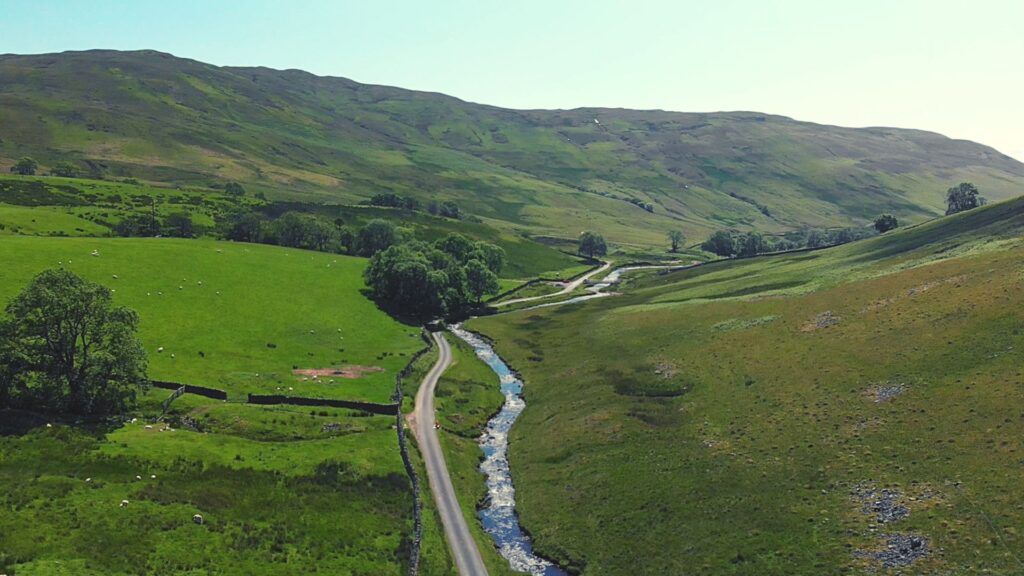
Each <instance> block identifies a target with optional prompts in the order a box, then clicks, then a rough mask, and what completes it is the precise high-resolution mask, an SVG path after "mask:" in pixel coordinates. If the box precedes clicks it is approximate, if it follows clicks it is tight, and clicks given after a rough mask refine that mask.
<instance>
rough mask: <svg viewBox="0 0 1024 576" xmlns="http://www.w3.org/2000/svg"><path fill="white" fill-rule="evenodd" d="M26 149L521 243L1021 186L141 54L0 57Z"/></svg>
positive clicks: (713, 120)
mask: <svg viewBox="0 0 1024 576" xmlns="http://www.w3.org/2000/svg"><path fill="white" fill-rule="evenodd" d="M23 154H28V155H31V156H34V157H36V158H37V159H39V160H40V161H41V162H42V163H43V165H44V167H46V166H48V165H49V166H52V165H53V164H55V163H56V162H58V161H62V160H71V161H73V162H77V163H79V164H81V165H82V166H87V167H88V168H89V169H90V170H94V171H98V172H100V173H101V174H103V175H106V176H107V177H138V178H142V179H147V180H152V181H159V182H167V183H171V184H178V185H196V184H200V185H210V184H216V183H218V182H222V181H226V180H238V181H240V182H243V183H244V184H245V185H246V186H247V187H249V188H251V189H252V190H255V191H261V192H264V193H266V194H267V195H268V196H270V197H281V198H290V199H303V200H312V201H320V202H328V203H339V202H340V203H351V202H358V201H360V200H362V199H365V198H367V197H369V196H371V195H373V194H374V193H378V192H395V193H401V194H409V195H413V196H417V197H419V198H421V199H424V200H426V199H439V200H455V201H457V202H459V203H460V204H462V205H463V206H464V208H465V209H466V210H467V211H468V212H470V213H472V214H475V215H477V216H479V217H481V218H483V219H485V220H491V221H494V222H496V223H499V224H501V225H504V226H510V227H513V228H517V229H521V230H522V231H523V232H524V233H529V234H546V235H556V236H561V237H573V236H575V235H576V234H578V232H579V230H581V229H584V228H591V227H592V228H597V229H601V230H602V231H604V232H605V234H606V235H607V236H609V238H610V239H612V240H615V241H618V242H622V243H638V244H655V243H659V242H661V241H662V239H663V237H664V234H665V232H666V231H668V230H669V229H682V230H683V231H684V232H685V233H686V234H687V236H689V237H691V238H699V237H702V236H705V235H707V234H708V233H710V232H711V231H713V230H715V229H721V228H736V229H741V230H743V229H758V230H761V231H765V232H779V231H783V230H789V229H794V228H799V227H802V226H846V225H865V224H867V223H868V222H869V221H870V219H871V218H872V217H873V216H874V215H876V214H878V213H880V212H883V211H891V212H894V213H896V214H897V215H899V216H900V217H903V218H906V219H909V220H922V219H926V218H929V217H932V216H935V215H938V214H940V213H941V211H942V208H943V206H942V203H943V193H944V191H945V188H946V187H948V186H951V185H953V184H956V183H957V182H959V181H960V180H971V181H974V182H975V183H977V184H978V185H979V186H980V187H981V188H982V189H983V193H985V194H987V195H990V196H991V197H992V198H993V199H1000V198H1006V197H1009V196H1013V195H1016V194H1019V193H1020V192H1021V191H1022V190H1024V164H1021V163H1020V162H1017V161H1016V160H1014V159H1013V158H1011V157H1009V156H1007V155H1005V154H1002V153H1001V152H999V151H997V150H995V149H993V148H991V147H988V146H984V145H981V144H977V143H973V142H970V141H964V140H954V139H950V138H947V137H945V136H942V135H941V134H938V133H935V132H928V131H923V130H913V129H903V128H889V127H870V128H845V127H839V126H831V125H827V124H817V123H813V122H805V121H799V120H794V119H792V118H789V117H786V116H781V115H774V114H768V113H760V112H751V111H733V112H696V113H688V112H674V111H663V110H633V109H627V108H605V107H579V108H573V109H559V110H544V109H533V110H530V109H524V110H517V109H507V108H501V107H497V106H491V105H487V104H477V103H472V102H468V101H465V100H461V99H459V98H457V97H454V96H449V95H446V94H441V93H437V92H428V91H418V90H406V89H403V88H398V87H393V86H384V85H376V84H362V83H359V82H356V81H354V80H351V79H348V78H344V77H339V76H319V75H316V74H313V73H311V72H307V71H303V70H298V69H288V70H276V69H272V68H268V67H238V66H227V67H219V66H215V65H212V64H206V63H203V62H200V61H198V60H193V59H186V58H178V57H176V56H173V55H171V54H167V53H163V52H158V51H153V50H141V51H130V52H121V51H112V50H89V51H76V52H63V53H58V54H44V55H10V54H5V55H2V56H0V167H2V166H6V165H10V164H12V163H13V161H14V160H15V159H16V158H17V157H19V156H21V155H23Z"/></svg>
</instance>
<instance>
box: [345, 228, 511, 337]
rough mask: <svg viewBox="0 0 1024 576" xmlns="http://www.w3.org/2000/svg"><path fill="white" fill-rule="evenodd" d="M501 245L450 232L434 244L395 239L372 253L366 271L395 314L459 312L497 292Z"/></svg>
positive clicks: (414, 315)
mask: <svg viewBox="0 0 1024 576" xmlns="http://www.w3.org/2000/svg"><path fill="white" fill-rule="evenodd" d="M504 263H505V251H504V250H502V249H501V248H500V247H498V246H495V245H493V244H489V243H487V242H473V241H471V240H470V239H468V238H466V237H465V236H462V235H461V234H450V235H448V236H446V237H444V238H442V239H440V240H437V241H436V242H434V243H432V244H428V243H426V242H422V241H419V240H412V241H407V242H402V243H400V244H395V245H392V246H390V247H388V248H387V249H386V250H383V251H381V252H378V253H377V254H375V255H374V256H373V258H371V259H370V263H369V265H368V266H367V268H366V271H365V272H364V276H365V279H366V284H367V286H369V287H370V290H372V292H373V295H374V297H375V298H376V299H377V300H378V301H380V302H381V303H382V304H385V305H386V306H388V307H389V308H391V309H392V310H393V311H394V312H396V313H397V314H400V315H403V316H408V317H412V318H417V319H431V318H439V317H442V316H445V315H449V314H453V313H457V312H459V311H461V310H464V309H465V308H466V307H468V306H470V305H473V304H480V303H481V302H482V300H483V298H484V296H487V295H490V294H496V293H497V292H498V274H499V273H500V272H501V268H502V266H503V265H504Z"/></svg>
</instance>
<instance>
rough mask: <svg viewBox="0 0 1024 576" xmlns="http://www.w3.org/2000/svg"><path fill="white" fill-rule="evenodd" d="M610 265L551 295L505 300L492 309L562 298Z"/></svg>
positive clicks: (587, 274)
mask: <svg viewBox="0 0 1024 576" xmlns="http://www.w3.org/2000/svg"><path fill="white" fill-rule="evenodd" d="M611 265H612V263H611V262H605V263H604V264H602V265H601V267H600V268H595V269H593V270H591V271H590V272H587V273H586V274H584V275H583V276H580V277H579V278H577V279H575V280H573V281H572V282H569V283H568V284H566V285H565V286H564V287H563V288H562V289H561V290H559V291H558V292H554V293H552V294H543V295H541V296H530V297H529V298H514V299H512V300H506V301H504V302H498V303H497V304H494V307H495V308H500V307H502V306H509V305H511V304H520V303H522V302H533V301H534V300H544V299H546V298H554V297H555V296H564V295H565V294H569V293H570V292H574V291H576V289H577V288H579V287H580V286H582V285H583V283H584V282H586V281H587V280H589V279H591V278H592V277H594V276H595V275H597V274H600V273H601V272H604V271H605V270H607V269H608V268H609V267H610V266H611Z"/></svg>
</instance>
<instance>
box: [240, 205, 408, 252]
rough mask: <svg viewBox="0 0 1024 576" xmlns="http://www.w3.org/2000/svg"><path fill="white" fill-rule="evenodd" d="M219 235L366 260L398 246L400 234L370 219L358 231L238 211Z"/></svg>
mask: <svg viewBox="0 0 1024 576" xmlns="http://www.w3.org/2000/svg"><path fill="white" fill-rule="evenodd" d="M222 232H223V235H224V238H225V239H227V240H234V241H236V242H255V243H261V244H275V245H278V246H287V247H289V248H302V249H306V250H318V251H320V252H334V253H338V254H349V255H352V256H365V257H370V256H373V255H374V254H376V253H378V252H380V251H381V250H385V249H387V248H388V247H390V246H392V245H394V244H398V243H399V242H401V241H402V239H403V232H402V230H400V229H399V228H398V227H396V226H395V225H394V224H393V223H391V222H389V221H387V220H382V219H379V218H378V219H374V220H370V221H369V222H367V223H366V224H365V225H364V226H362V227H357V226H347V225H345V223H344V222H343V221H342V220H341V219H340V218H339V219H335V220H334V221H328V220H327V219H325V218H322V217H320V216H317V215H314V214H308V213H305V212H295V211H292V212H285V213H284V214H282V215H281V216H279V217H277V218H275V219H268V218H267V217H265V216H264V215H262V214H260V213H258V212H251V211H239V212H237V213H235V214H233V215H231V216H230V217H229V218H227V220H226V222H225V223H224V224H223V230H222Z"/></svg>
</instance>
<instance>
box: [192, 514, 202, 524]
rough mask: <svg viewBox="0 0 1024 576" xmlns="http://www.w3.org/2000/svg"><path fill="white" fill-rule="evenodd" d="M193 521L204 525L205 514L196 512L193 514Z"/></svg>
mask: <svg viewBox="0 0 1024 576" xmlns="http://www.w3.org/2000/svg"><path fill="white" fill-rule="evenodd" d="M192 521H193V522H195V523H196V524H199V525H200V526H202V525H203V515H202V514H194V515H193V516H192Z"/></svg>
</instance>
